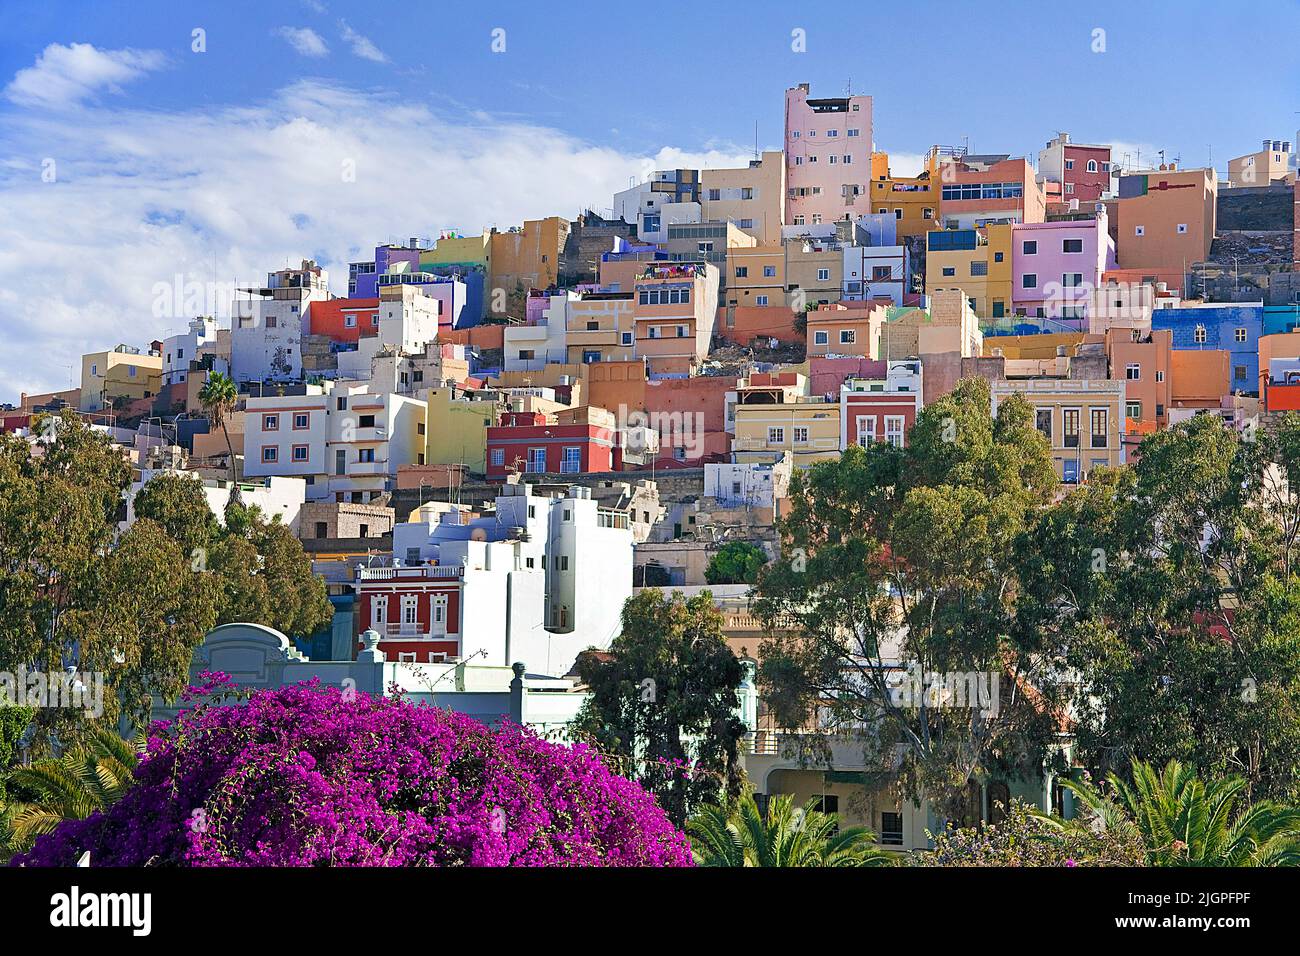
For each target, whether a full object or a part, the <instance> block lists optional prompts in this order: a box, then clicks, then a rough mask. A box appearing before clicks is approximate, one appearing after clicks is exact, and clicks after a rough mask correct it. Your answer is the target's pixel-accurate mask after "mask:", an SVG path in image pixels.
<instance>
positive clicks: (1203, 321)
mask: <svg viewBox="0 0 1300 956" xmlns="http://www.w3.org/2000/svg"><path fill="white" fill-rule="evenodd" d="M1151 328H1152V329H1169V330H1170V331H1171V332H1173V347H1174V348H1175V349H1202V350H1204V349H1210V350H1214V349H1222V350H1223V351H1225V352H1228V353H1229V356H1230V361H1229V372H1230V374H1231V382H1232V384H1231V388H1232V390H1233V391H1234V392H1246V393H1248V394H1258V393H1259V337H1260V335H1261V334H1263V331H1264V306H1263V304H1262V303H1248V304H1244V305H1243V304H1241V303H1230V302H1225V303H1223V304H1221V305H1204V306H1185V307H1183V308H1178V309H1156V310H1155V312H1153V313H1152V314H1151Z"/></svg>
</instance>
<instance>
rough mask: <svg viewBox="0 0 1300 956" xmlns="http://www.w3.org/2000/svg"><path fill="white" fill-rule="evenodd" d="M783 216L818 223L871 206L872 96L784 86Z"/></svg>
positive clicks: (852, 216)
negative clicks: (825, 94)
mask: <svg viewBox="0 0 1300 956" xmlns="http://www.w3.org/2000/svg"><path fill="white" fill-rule="evenodd" d="M785 166H786V169H785V179H786V197H785V221H786V222H787V223H790V224H792V225H809V226H811V225H816V224H819V223H826V222H835V221H837V220H840V219H856V218H857V217H858V216H860V215H863V214H865V213H869V212H870V211H871V193H870V186H871V97H870V96H840V97H833V98H829V99H815V98H809V96H808V84H807V83H801V84H799V85H798V86H796V87H794V88H793V89H789V90H786V91H785Z"/></svg>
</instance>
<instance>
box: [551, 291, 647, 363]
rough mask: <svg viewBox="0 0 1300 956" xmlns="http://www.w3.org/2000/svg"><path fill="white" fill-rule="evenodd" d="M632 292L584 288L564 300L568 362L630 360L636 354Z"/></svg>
mask: <svg viewBox="0 0 1300 956" xmlns="http://www.w3.org/2000/svg"><path fill="white" fill-rule="evenodd" d="M632 300H633V294H632V293H631V292H584V293H581V294H580V295H579V296H578V297H577V298H570V299H569V300H568V302H567V303H566V304H565V351H566V360H567V361H568V362H569V364H571V365H572V364H584V365H585V364H589V363H591V362H628V361H631V360H632V359H633V358H634V357H635V355H636V341H635V339H636V318H635V314H634V313H635V309H634V308H633V301H632Z"/></svg>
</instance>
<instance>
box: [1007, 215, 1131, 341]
mask: <svg viewBox="0 0 1300 956" xmlns="http://www.w3.org/2000/svg"><path fill="white" fill-rule="evenodd" d="M1113 268H1115V241H1114V240H1113V239H1111V237H1110V232H1109V230H1108V229H1107V222H1106V213H1105V210H1104V209H1103V210H1102V211H1100V212H1097V213H1094V214H1092V215H1088V216H1084V215H1082V214H1080V215H1077V216H1071V217H1064V218H1060V219H1053V220H1052V221H1050V222H1031V223H1017V224H1016V225H1014V226H1013V227H1012V231H1011V272H1012V277H1011V307H1012V312H1013V313H1014V314H1016V315H1023V316H1031V317H1037V318H1048V319H1058V320H1060V321H1062V322H1067V323H1072V324H1075V325H1076V327H1078V328H1080V329H1084V330H1086V329H1087V328H1088V324H1087V322H1088V308H1089V302H1090V300H1091V298H1092V292H1093V290H1094V289H1096V288H1098V287H1099V286H1100V285H1101V281H1102V276H1103V275H1104V274H1105V273H1106V271H1107V270H1108V269H1113Z"/></svg>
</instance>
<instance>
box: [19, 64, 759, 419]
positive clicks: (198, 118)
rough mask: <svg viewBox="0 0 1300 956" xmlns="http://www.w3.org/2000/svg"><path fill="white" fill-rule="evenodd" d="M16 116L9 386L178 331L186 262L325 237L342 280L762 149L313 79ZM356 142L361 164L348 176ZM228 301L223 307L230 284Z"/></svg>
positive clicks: (227, 272) (248, 273)
mask: <svg viewBox="0 0 1300 956" xmlns="http://www.w3.org/2000/svg"><path fill="white" fill-rule="evenodd" d="M9 126H10V128H9V129H7V130H6V132H5V134H4V136H5V138H4V139H3V140H0V208H3V209H4V210H5V215H3V216H0V341H2V342H4V348H3V349H0V401H14V400H16V399H17V397H18V393H19V392H20V391H27V392H34V391H44V390H47V389H52V388H64V387H66V386H67V381H68V366H72V367H73V368H74V369H80V362H81V358H80V357H81V355H82V354H83V353H85V352H89V351H91V350H94V349H102V348H111V347H112V346H114V345H116V344H118V343H119V342H121V343H128V344H135V345H147V343H148V342H149V341H150V340H152V339H155V338H161V337H163V336H164V335H165V334H171V333H173V332H179V331H181V330H182V329H183V328H184V325H185V323H186V321H187V319H188V318H189V315H188V314H185V313H182V314H179V315H167V316H164V317H155V316H154V315H153V314H152V306H153V302H154V286H155V284H156V283H159V282H166V283H170V282H172V280H173V277H174V276H175V275H176V274H178V273H179V274H181V275H182V276H183V277H184V281H185V282H198V283H216V284H230V283H233V282H235V281H236V280H238V281H239V282H240V284H247V283H249V282H250V281H258V282H260V281H262V280H263V279H265V274H266V273H267V272H270V271H272V270H274V269H279V268H282V267H283V266H284V265H285V264H286V263H295V264H296V263H297V261H298V260H299V259H301V258H303V257H314V258H316V259H317V260H318V261H319V262H320V263H321V264H322V265H323V266H324V267H325V268H326V269H328V270H329V273H330V282H331V286H332V288H333V289H334V291H335V292H336V293H338V294H344V293H345V292H346V287H347V263H348V262H349V261H353V260H358V259H365V258H369V256H370V253H371V251H372V250H373V247H374V245H375V244H376V243H377V242H385V241H388V240H390V239H395V238H404V237H407V236H431V237H433V236H437V235H438V233H439V232H440V231H441V230H443V229H450V228H456V229H459V230H460V231H461V232H462V233H469V234H473V233H475V232H477V231H479V230H480V229H482V228H484V227H486V226H492V225H496V226H498V227H499V228H502V229H504V228H507V227H508V226H511V225H515V224H518V223H520V222H522V221H523V220H524V219H525V218H529V219H535V218H541V217H544V216H551V215H563V216H568V217H572V216H574V215H575V214H576V213H577V212H578V211H579V210H581V209H582V208H584V207H586V206H591V207H593V208H595V209H596V210H597V211H600V210H601V208H602V207H607V206H608V205H609V204H610V202H611V199H612V197H613V194H614V193H615V192H617V191H619V190H621V189H626V188H627V186H628V182H629V180H640V179H641V178H643V175H644V174H645V172H647V171H649V170H651V169H654V168H665V167H676V166H684V167H700V166H708V165H713V166H722V165H739V164H743V163H745V162H746V161H747V160H748V158H749V153H748V151H745V150H741V149H736V150H735V151H734V152H728V151H727V150H726V149H724V148H722V147H716V148H710V149H706V150H704V151H702V152H689V151H685V150H682V149H679V148H675V147H668V148H664V149H662V150H660V151H659V152H658V153H657V154H656V155H654V156H644V155H636V154H632V153H627V152H620V151H618V150H616V149H613V148H610V147H607V146H598V145H593V144H591V143H588V142H584V141H582V140H579V139H575V138H574V137H572V136H570V135H568V134H566V133H563V132H560V131H558V130H555V129H550V128H546V127H541V126H536V125H531V124H528V123H524V122H519V121H513V120H502V119H500V118H494V117H492V116H489V115H484V114H476V115H475V116H473V117H465V116H463V115H457V116H456V117H455V118H449V117H448V116H446V115H443V114H440V113H436V112H434V111H432V110H430V109H429V108H428V107H427V106H425V105H423V104H420V103H412V102H410V101H402V100H400V99H397V98H394V97H391V96H389V95H387V94H385V93H384V92H382V91H376V92H364V93H363V92H357V91H354V90H350V89H346V88H341V87H338V86H333V85H329V84H326V83H323V82H320V81H300V82H298V83H295V84H293V85H292V86H290V87H288V88H286V89H283V90H281V91H279V92H278V93H275V94H273V95H272V96H271V98H270V99H269V101H267V102H264V103H259V104H257V105H254V106H249V107H241V108H233V107H232V108H224V109H217V108H211V107H195V108H193V109H191V110H189V111H187V112H179V113H178V112H165V113H164V112H151V111H142V110H131V109H116V110H108V109H101V110H96V111H93V112H89V113H86V114H81V115H78V117H77V122H75V123H71V122H62V121H60V120H59V119H58V117H55V116H50V115H46V114H35V113H33V114H21V115H19V116H17V117H15V118H14V119H13V121H12V122H11V123H10V124H9ZM430 143H433V144H436V145H435V146H434V147H432V148H431V147H430ZM41 157H52V158H55V159H56V160H57V181H56V182H52V183H45V182H42V180H41V162H42V160H41ZM347 161H350V162H352V163H353V164H355V170H356V181H355V182H345V181H344V177H343V175H342V169H343V164H344V163H345V162H347ZM33 263H39V264H41V265H40V268H33V265H32V264H33ZM217 312H218V314H219V315H222V316H225V315H228V303H227V302H226V301H225V300H224V299H223V300H221V301H220V302H219V303H218V309H217Z"/></svg>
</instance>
